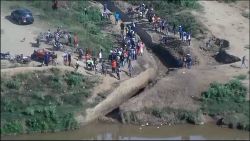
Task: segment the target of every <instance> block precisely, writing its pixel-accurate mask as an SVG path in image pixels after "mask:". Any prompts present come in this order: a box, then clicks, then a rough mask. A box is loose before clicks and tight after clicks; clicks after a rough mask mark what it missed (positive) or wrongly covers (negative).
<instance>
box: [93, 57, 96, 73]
mask: <svg viewBox="0 0 250 141" xmlns="http://www.w3.org/2000/svg"><path fill="white" fill-rule="evenodd" d="M93 62H94V70H95V74H96V73H97V67H96V66H97V59H96V58H95V57H94V59H93Z"/></svg>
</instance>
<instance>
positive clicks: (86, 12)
mask: <svg viewBox="0 0 250 141" xmlns="http://www.w3.org/2000/svg"><path fill="white" fill-rule="evenodd" d="M84 14H85V15H87V14H88V10H87V8H86V7H85V8H84Z"/></svg>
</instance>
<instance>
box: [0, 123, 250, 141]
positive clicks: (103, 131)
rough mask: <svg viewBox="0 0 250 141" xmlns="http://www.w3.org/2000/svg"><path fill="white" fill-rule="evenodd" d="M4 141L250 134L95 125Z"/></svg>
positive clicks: (240, 136)
mask: <svg viewBox="0 0 250 141" xmlns="http://www.w3.org/2000/svg"><path fill="white" fill-rule="evenodd" d="M1 139H2V140H17V139H18V140H37V139H39V140H83V139H89V140H111V139H112V140H136V139H138V140H213V139H224V140H229V139H233V140H249V132H247V131H240V130H237V129H229V128H221V127H218V126H216V125H213V124H206V125H199V126H198V125H190V124H182V125H175V126H159V128H157V126H143V127H142V126H134V125H122V124H107V123H93V124H90V125H87V126H84V127H81V128H80V129H78V130H74V131H67V132H66V131H65V132H57V133H34V134H23V135H17V136H2V137H1Z"/></svg>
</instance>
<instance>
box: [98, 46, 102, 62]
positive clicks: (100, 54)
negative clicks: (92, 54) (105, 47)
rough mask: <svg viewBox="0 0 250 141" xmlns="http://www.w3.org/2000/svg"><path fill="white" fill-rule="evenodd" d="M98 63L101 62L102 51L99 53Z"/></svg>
mask: <svg viewBox="0 0 250 141" xmlns="http://www.w3.org/2000/svg"><path fill="white" fill-rule="evenodd" d="M99 62H100V63H101V62H102V49H101V51H100V52H99Z"/></svg>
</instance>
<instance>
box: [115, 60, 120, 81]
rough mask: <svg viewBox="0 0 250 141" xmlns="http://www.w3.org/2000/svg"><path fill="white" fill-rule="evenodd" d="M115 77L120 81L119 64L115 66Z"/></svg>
mask: <svg viewBox="0 0 250 141" xmlns="http://www.w3.org/2000/svg"><path fill="white" fill-rule="evenodd" d="M116 75H117V79H118V80H120V66H119V63H117V66H116Z"/></svg>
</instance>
